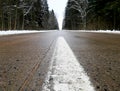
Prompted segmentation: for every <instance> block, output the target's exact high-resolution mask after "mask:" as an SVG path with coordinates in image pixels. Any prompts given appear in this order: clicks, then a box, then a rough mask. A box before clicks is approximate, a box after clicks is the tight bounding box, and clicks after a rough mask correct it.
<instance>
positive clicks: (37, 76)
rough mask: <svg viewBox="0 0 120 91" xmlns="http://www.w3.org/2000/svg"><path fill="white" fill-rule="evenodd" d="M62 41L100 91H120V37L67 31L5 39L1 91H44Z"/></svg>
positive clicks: (0, 42)
mask: <svg viewBox="0 0 120 91" xmlns="http://www.w3.org/2000/svg"><path fill="white" fill-rule="evenodd" d="M59 37H63V38H64V39H65V41H66V43H67V44H68V46H69V47H70V48H71V50H72V52H73V53H74V55H75V57H76V58H77V60H78V61H79V63H80V64H81V65H82V66H83V68H84V70H85V72H86V73H87V75H88V76H89V78H90V81H91V83H92V84H93V86H94V88H95V90H96V91H120V35H119V34H106V33H89V32H67V31H63V32H60V31H58V32H55V31H54V32H43V33H33V34H19V35H9V36H1V37H0V91H41V90H42V85H43V83H44V81H45V78H46V75H47V72H48V70H49V64H50V62H51V59H52V56H53V53H54V49H55V46H56V42H57V40H58V38H59ZM64 51H66V50H64ZM50 80H51V79H50Z"/></svg>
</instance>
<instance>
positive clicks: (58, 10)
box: [48, 0, 68, 28]
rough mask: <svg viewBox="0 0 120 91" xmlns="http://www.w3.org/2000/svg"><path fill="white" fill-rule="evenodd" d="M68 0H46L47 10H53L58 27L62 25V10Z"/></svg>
mask: <svg viewBox="0 0 120 91" xmlns="http://www.w3.org/2000/svg"><path fill="white" fill-rule="evenodd" d="M67 1H68V0H48V5H49V10H52V9H53V10H54V12H55V14H56V17H57V19H58V23H59V27H60V28H61V26H62V20H63V18H64V11H65V7H66V4H67Z"/></svg>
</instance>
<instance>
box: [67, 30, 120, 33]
mask: <svg viewBox="0 0 120 91" xmlns="http://www.w3.org/2000/svg"><path fill="white" fill-rule="evenodd" d="M66 31H69V30H66ZM70 31H71V32H88V33H89V32H91V33H108V34H120V31H118V30H113V31H111V30H70Z"/></svg>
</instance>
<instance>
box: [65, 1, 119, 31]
mask: <svg viewBox="0 0 120 91" xmlns="http://www.w3.org/2000/svg"><path fill="white" fill-rule="evenodd" d="M63 28H64V29H70V30H73V29H79V30H81V29H84V30H119V29H120V0H68V3H67V7H66V13H65V19H64V23H63Z"/></svg>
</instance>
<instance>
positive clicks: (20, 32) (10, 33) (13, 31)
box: [0, 30, 55, 36]
mask: <svg viewBox="0 0 120 91" xmlns="http://www.w3.org/2000/svg"><path fill="white" fill-rule="evenodd" d="M51 31H55V30H51ZM51 31H49V30H48V31H47V30H46V31H44V30H43V31H36V30H32V31H30V30H22V31H20V30H11V31H0V36H3V35H13V34H25V33H37V32H51Z"/></svg>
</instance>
